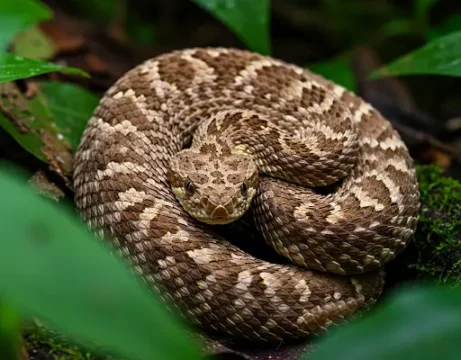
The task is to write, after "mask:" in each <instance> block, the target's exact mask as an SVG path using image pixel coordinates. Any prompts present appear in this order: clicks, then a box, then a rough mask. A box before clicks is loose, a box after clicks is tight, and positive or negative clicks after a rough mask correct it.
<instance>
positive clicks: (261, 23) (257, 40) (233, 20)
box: [192, 0, 271, 55]
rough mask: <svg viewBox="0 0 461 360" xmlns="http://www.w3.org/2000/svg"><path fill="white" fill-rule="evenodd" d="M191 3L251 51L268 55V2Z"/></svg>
mask: <svg viewBox="0 0 461 360" xmlns="http://www.w3.org/2000/svg"><path fill="white" fill-rule="evenodd" d="M192 1H194V2H195V3H197V4H198V5H200V6H201V7H202V8H203V9H205V10H207V11H209V12H211V13H212V14H213V15H214V16H215V17H216V18H218V19H219V20H220V21H222V22H223V23H224V24H225V25H226V26H228V27H229V28H230V29H231V30H232V31H234V32H235V33H236V34H237V36H239V37H240V39H241V40H242V41H243V42H244V43H245V44H246V45H247V46H248V47H249V48H251V49H252V50H253V51H257V52H259V53H261V54H265V55H268V54H270V52H271V49H270V37H269V11H270V9H269V7H270V6H269V5H270V0H251V1H248V0H192Z"/></svg>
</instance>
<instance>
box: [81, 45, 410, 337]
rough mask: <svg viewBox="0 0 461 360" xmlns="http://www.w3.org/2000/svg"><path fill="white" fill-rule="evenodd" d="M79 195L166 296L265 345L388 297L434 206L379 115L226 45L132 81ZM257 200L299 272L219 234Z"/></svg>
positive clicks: (276, 63) (104, 124) (259, 213)
mask: <svg viewBox="0 0 461 360" xmlns="http://www.w3.org/2000/svg"><path fill="white" fill-rule="evenodd" d="M74 187H75V199H76V203H77V206H78V208H79V211H80V212H81V214H82V217H83V219H84V220H85V221H86V222H87V223H88V224H89V226H90V228H91V229H92V230H93V231H94V232H95V233H97V234H98V235H99V236H100V237H102V238H106V239H110V240H111V242H112V244H114V245H115V246H116V248H117V249H118V252H119V253H121V254H122V255H123V256H125V257H126V258H127V259H129V260H130V263H131V264H132V265H133V268H134V269H135V270H136V272H137V273H139V274H140V275H141V276H142V278H143V279H144V280H145V281H146V282H147V283H148V284H149V285H151V286H152V288H153V289H156V290H158V291H159V292H160V294H161V296H162V298H163V300H164V301H165V302H167V303H168V304H170V305H171V306H173V307H174V308H176V309H178V310H179V312H180V313H181V314H182V315H183V316H185V317H186V318H187V319H188V320H189V321H190V322H192V323H193V324H196V325H199V326H201V327H204V328H206V329H209V330H213V331H217V332H219V333H224V334H227V335H231V336H234V337H240V338H241V337H243V338H247V339H252V340H262V341H281V340H285V339H296V338H303V337H306V336H308V335H310V334H315V333H317V332H319V331H320V330H323V329H326V328H327V327H328V326H329V325H331V324H333V323H336V322H338V321H341V320H342V319H344V318H346V317H349V316H351V315H353V314H354V313H356V312H357V310H359V309H361V308H364V307H367V306H368V305H369V304H372V303H373V302H375V301H376V299H377V298H378V297H379V295H380V294H381V292H382V288H383V284H384V274H383V271H382V270H381V269H382V266H383V265H384V264H385V263H387V262H388V261H390V260H392V259H393V258H394V257H395V256H396V255H397V254H399V253H400V252H401V251H402V250H403V249H404V248H405V246H406V244H407V243H408V241H409V240H410V239H411V237H412V235H413V233H414V231H415V227H416V222H417V218H418V210H419V192H418V188H417V180H416V177H415V170H414V166H413V160H412V159H411V157H410V155H409V153H408V150H407V148H406V146H405V145H404V143H403V142H402V140H401V139H400V137H399V135H398V134H397V132H396V131H395V130H394V129H393V127H392V126H391V124H390V123H389V122H388V121H387V120H386V119H384V118H383V117H382V116H381V115H380V113H379V112H378V111H377V110H375V109H374V108H373V107H372V106H371V105H369V104H368V103H366V102H365V101H364V100H362V99H361V98H359V97H358V96H356V95H354V94H352V93H351V92H349V91H346V90H345V89H344V88H343V87H341V86H339V85H336V84H334V83H332V82H330V81H328V80H326V79H324V78H323V77H321V76H319V75H316V74H314V73H311V72H310V71H308V70H306V69H303V68H300V67H298V66H295V65H291V64H288V63H286V62H283V61H280V60H276V59H273V58H270V57H265V56H262V55H259V54H255V53H252V52H249V51H244V50H237V49H226V48H195V49H186V50H180V51H173V52H170V53H166V54H162V55H159V56H157V57H156V58H154V59H150V60H147V61H145V62H144V63H142V64H140V65H139V66H137V67H135V68H133V69H132V70H130V71H128V72H127V73H126V74H125V75H124V76H123V77H121V78H120V79H119V80H118V81H117V82H116V83H115V84H114V85H113V86H112V87H111V88H110V89H109V90H108V91H107V92H106V93H105V95H104V96H103V98H102V99H101V101H100V103H99V105H98V107H97V108H96V110H95V112H94V114H93V116H92V117H91V119H90V120H89V123H88V126H87V128H86V130H85V132H84V134H83V137H82V139H81V144H80V146H79V149H78V151H77V153H76V157H75V166H74ZM250 203H252V204H253V205H252V212H253V214H254V221H255V225H256V228H257V229H258V230H259V231H260V232H261V234H262V235H263V237H264V239H265V240H266V241H267V243H268V244H270V245H271V246H272V247H273V248H274V249H275V250H276V251H277V252H278V253H279V254H281V255H283V256H285V257H286V258H288V259H290V260H291V262H292V263H293V264H278V263H277V264H276V263H270V262H267V261H263V260H261V259H258V258H255V257H253V256H252V255H250V254H248V253H246V252H244V251H242V250H241V249H239V248H237V247H236V246H234V245H232V244H231V243H230V242H228V241H226V240H225V239H224V238H222V237H220V236H218V235H217V233H216V231H215V230H216V229H215V228H214V227H216V226H219V225H210V224H224V223H227V222H230V221H234V220H236V219H238V218H239V217H240V216H241V215H242V214H243V213H244V212H245V211H246V210H247V209H248V207H249V206H250ZM206 223H208V224H206ZM261 246H265V245H264V244H262V245H261Z"/></svg>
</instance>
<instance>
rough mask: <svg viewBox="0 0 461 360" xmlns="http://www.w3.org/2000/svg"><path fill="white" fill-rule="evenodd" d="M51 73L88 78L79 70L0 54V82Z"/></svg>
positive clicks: (13, 55) (8, 54)
mask: <svg viewBox="0 0 461 360" xmlns="http://www.w3.org/2000/svg"><path fill="white" fill-rule="evenodd" d="M52 71H62V72H66V73H69V74H74V75H83V76H88V75H87V74H86V73H85V72H84V71H82V70H80V69H76V68H72V67H67V66H62V65H57V64H52V63H47V62H44V61H40V60H35V59H28V58H25V57H22V56H19V55H15V54H10V53H4V54H0V82H7V81H13V80H18V79H25V78H29V77H32V76H37V75H41V74H46V73H49V72H52Z"/></svg>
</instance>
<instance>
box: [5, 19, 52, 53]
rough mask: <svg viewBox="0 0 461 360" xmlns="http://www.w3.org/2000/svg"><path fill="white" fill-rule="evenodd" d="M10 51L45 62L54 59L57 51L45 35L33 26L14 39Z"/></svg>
mask: <svg viewBox="0 0 461 360" xmlns="http://www.w3.org/2000/svg"><path fill="white" fill-rule="evenodd" d="M11 51H12V52H13V53H15V54H16V55H20V56H24V57H27V58H31V59H39V60H47V59H51V58H52V57H54V55H55V54H56V52H57V49H56V46H55V45H54V43H53V42H52V41H51V40H50V39H49V38H48V37H47V36H46V35H45V33H44V32H43V31H42V30H40V28H38V27H36V26H35V27H32V28H30V29H27V30H25V31H23V32H21V33H19V34H18V36H16V37H15V38H14V40H13V43H12V46H11Z"/></svg>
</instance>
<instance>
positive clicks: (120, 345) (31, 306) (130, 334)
mask: <svg viewBox="0 0 461 360" xmlns="http://www.w3.org/2000/svg"><path fill="white" fill-rule="evenodd" d="M21 182H22V177H21V176H19V175H18V174H14V176H13V175H12V174H11V171H7V170H6V169H5V167H3V168H0V189H1V190H2V203H1V206H0V224H1V227H2V229H3V236H2V237H3V239H10V241H2V242H1V243H0V274H2V276H0V294H1V297H2V299H3V300H4V301H5V302H7V303H8V304H13V305H14V306H16V307H17V308H18V309H21V311H22V312H23V313H24V314H25V315H27V316H31V315H34V316H38V317H39V318H41V319H42V320H43V321H45V322H46V323H48V324H52V325H53V326H56V327H57V328H59V329H60V330H61V331H62V332H63V333H67V334H70V335H71V336H72V337H75V338H78V339H81V341H84V342H85V343H86V344H89V345H91V346H92V347H93V348H96V349H98V350H99V351H101V349H105V348H106V349H109V350H110V351H111V352H117V353H118V354H120V355H121V356H124V357H127V358H131V359H140V360H141V359H145V360H150V359H185V358H187V359H196V358H197V355H196V353H195V351H194V350H193V349H194V348H193V347H192V346H191V344H190V343H189V342H188V341H187V339H186V338H185V337H184V336H183V333H182V331H181V330H180V327H179V325H178V322H177V320H176V319H174V318H173V316H171V315H170V314H168V313H167V312H166V310H165V309H164V306H163V305H161V304H160V303H159V302H158V301H157V300H156V298H157V295H156V294H155V296H152V294H150V293H149V292H148V291H147V290H146V288H145V285H144V284H142V283H141V282H139V280H138V279H137V278H136V277H135V276H134V274H132V273H131V272H130V271H129V270H128V267H126V265H122V262H121V261H120V260H119V259H118V258H116V257H114V256H112V255H111V254H110V253H109V251H108V249H107V248H106V247H105V246H103V243H102V242H98V241H96V240H95V239H94V238H93V237H92V236H91V235H90V234H89V232H88V231H87V230H85V229H84V227H83V226H82V225H81V224H80V223H79V222H78V221H76V220H75V218H74V216H71V215H70V213H69V212H68V210H67V209H65V208H61V209H58V208H57V207H56V206H55V205H54V204H51V203H50V202H48V201H46V200H45V199H43V198H40V197H39V196H38V195H37V194H35V193H34V192H33V190H32V189H29V188H26V187H25V186H24V185H23V184H21ZM6 190H7V191H6ZM96 344H97V345H96Z"/></svg>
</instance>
